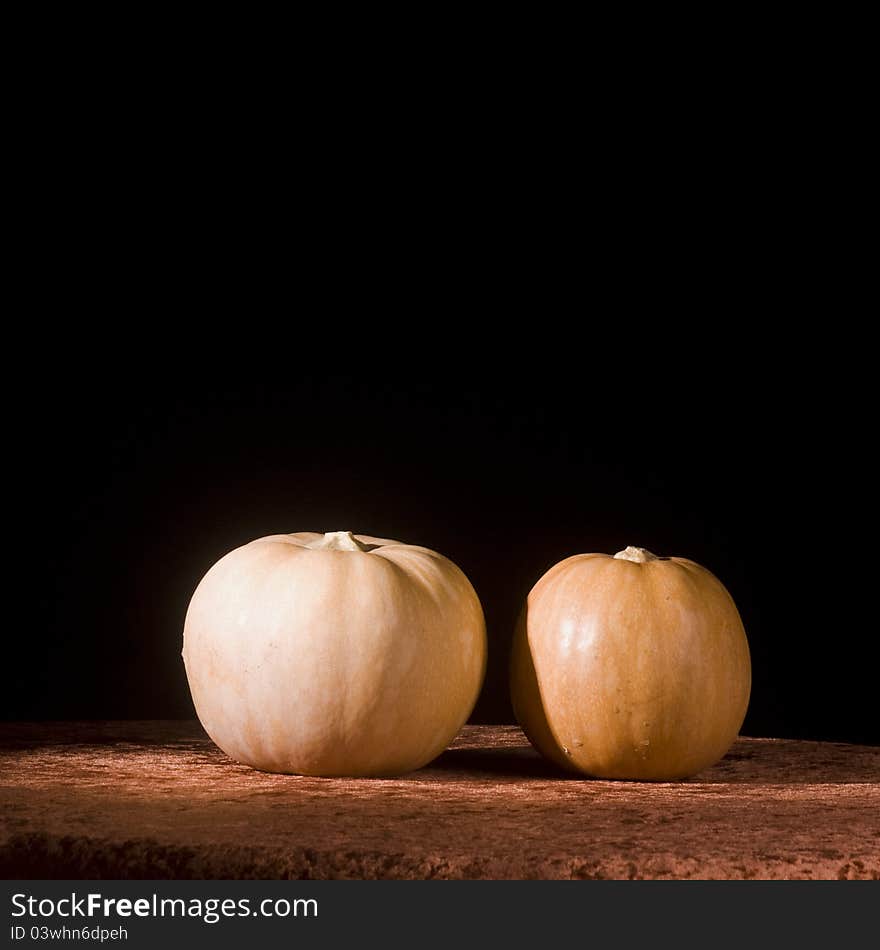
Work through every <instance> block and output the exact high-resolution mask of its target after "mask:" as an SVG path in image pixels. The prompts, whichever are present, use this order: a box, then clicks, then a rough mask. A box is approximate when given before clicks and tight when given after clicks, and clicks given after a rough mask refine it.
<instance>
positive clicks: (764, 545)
mask: <svg viewBox="0 0 880 950" xmlns="http://www.w3.org/2000/svg"><path fill="white" fill-rule="evenodd" d="M141 276H142V275H141ZM215 276H216V275H215ZM144 294H145V295H147V296H148V294H147V291H146V289H145V290H144ZM661 296H662V295H661ZM664 299H665V300H666V305H665V306H664V308H663V309H664V310H665V311H670V312H664V313H662V314H661V312H660V310H659V309H657V310H655V309H653V308H652V307H651V306H648V305H645V306H641V307H639V308H637V310H635V311H633V310H632V309H631V308H628V307H627V306H624V305H622V304H621V305H618V304H617V303H608V304H606V305H603V306H602V307H596V306H593V307H592V308H591V307H584V306H577V307H574V306H572V305H569V304H564V303H562V302H560V301H555V302H554V301H550V300H549V299H537V300H536V299H535V298H530V299H529V300H518V299H516V294H513V295H508V296H507V297H506V298H505V299H504V301H503V302H499V301H495V302H494V304H493V303H492V302H491V301H490V300H487V299H486V298H485V297H483V298H482V302H481V303H480V304H479V305H477V303H476V302H474V301H468V302H465V301H462V300H461V299H459V298H456V297H453V298H451V299H447V300H445V301H444V304H443V306H435V307H427V306H424V305H421V304H419V305H416V304H415V303H413V301H412V299H406V300H404V301H402V302H401V301H400V300H398V301H397V302H396V306H395V307H394V308H393V309H390V308H386V306H385V303H384V302H383V301H384V298H382V297H381V296H380V295H377V294H376V293H375V292H373V293H367V292H365V296H364V298H363V301H361V302H355V303H350V304H349V305H347V306H346V307H345V308H336V307H334V306H321V305H318V304H313V305H309V306H304V305H298V306H287V307H284V308H280V309H279V308H278V307H270V306H268V305H264V304H263V302H262V301H261V300H259V298H258V297H257V298H254V299H249V298H247V297H246V296H245V297H236V298H235V299H229V300H224V299H223V294H222V293H218V294H214V295H213V296H211V298H210V300H209V301H208V304H209V305H207V304H205V302H202V305H200V306H196V303H195V302H194V298H193V296H192V292H191V295H190V296H189V297H187V302H188V303H192V304H193V307H194V313H196V314H197V317H196V316H193V317H192V318H183V317H181V318H179V320H172V321H171V322H169V321H167V320H163V321H160V319H159V315H160V314H161V312H162V311H163V309H164V308H165V304H166V303H167V301H166V299H165V298H163V297H158V298H152V299H151V300H150V301H149V306H145V307H143V308H140V309H138V311H137V316H136V317H135V316H134V315H133V313H132V310H133V308H132V307H131V306H130V305H129V304H127V303H120V306H119V310H118V317H117V318H116V319H115V321H114V322H112V323H111V324H110V326H109V328H108V327H107V326H101V325H97V324H96V326H95V327H94V329H88V328H86V327H83V326H77V327H76V328H75V329H70V330H68V331H67V332H66V334H65V335H64V337H63V338H61V337H59V336H57V335H55V336H53V338H52V342H51V345H50V346H47V347H46V348H45V349H44V350H43V351H41V354H40V356H39V359H38V360H37V361H36V364H35V365H36V366H37V368H38V373H37V374H36V375H35V377H34V380H35V381H34V383H33V384H32V386H31V391H30V394H29V396H28V398H27V399H26V400H24V401H23V403H22V406H21V418H22V421H23V422H24V427H23V428H24V435H23V443H22V444H23V450H22V454H21V457H22V459H23V460H24V461H23V464H22V470H23V472H24V474H25V476H26V481H27V483H28V484H27V485H26V486H25V489H24V494H23V495H22V498H24V499H25V501H24V503H23V505H22V506H21V508H22V511H23V513H24V514H25V515H26V518H27V521H28V529H27V533H28V536H29V538H30V540H32V541H35V542H36V548H37V550H36V552H35V554H34V557H33V559H32V560H31V561H30V562H29V563H30V564H31V566H32V567H33V568H34V573H33V574H32V575H31V576H32V578H35V579H36V592H35V594H34V596H33V602H32V603H33V610H31V611H29V619H28V620H27V622H26V625H25V628H24V629H22V630H20V631H10V632H9V634H8V636H7V642H8V653H7V656H8V659H9V661H10V666H9V669H10V670H15V671H16V672H15V674H14V675H11V676H8V677H7V682H6V684H5V690H4V693H3V714H4V716H5V718H16V719H25V718H41V719H51V718H114V717H119V718H163V717H170V718H177V717H190V716H192V715H193V714H194V713H193V708H192V705H191V702H190V699H189V694H188V690H187V685H186V679H185V675H184V671H183V666H182V662H181V660H180V656H179V653H180V646H181V631H182V624H183V618H184V614H185V611H186V607H187V603H188V600H189V597H190V595H191V594H192V591H193V589H194V587H195V585H196V584H197V583H198V581H199V579H200V578H201V576H202V575H203V574H204V572H205V571H206V570H207V569H208V568H209V567H210V566H211V564H212V563H213V562H214V561H215V560H217V558H219V557H220V556H221V555H222V554H224V553H225V552H226V551H228V550H230V549H231V548H233V547H235V546H237V545H239V544H242V543H244V542H246V541H249V540H251V539H253V538H255V537H259V536H261V535H264V534H269V533H278V532H284V531H297V530H315V531H324V530H341V529H347V530H352V531H354V532H356V533H365V534H375V535H380V536H386V537H394V538H399V539H401V540H405V541H409V542H413V543H419V544H424V545H427V546H429V547H432V548H435V549H436V550H439V551H441V552H442V553H444V554H446V555H447V556H448V557H450V558H452V559H453V560H454V561H455V562H456V563H458V564H459V566H460V567H461V568H462V569H463V570H464V571H465V573H466V574H467V575H468V576H469V577H470V579H471V581H472V583H473V584H474V586H475V588H476V590H477V591H478V593H479V595H480V597H481V600H482V603H483V606H484V610H485V613H486V617H487V622H488V628H489V637H490V663H489V670H488V675H487V680H486V685H485V689H484V691H483V694H482V696H481V698H480V700H479V703H478V705H477V707H476V710H475V712H474V717H473V719H474V721H478V722H495V721H510V720H511V716H512V714H511V709H510V705H509V701H508V697H507V685H506V668H507V650H508V647H509V642H510V637H511V632H512V626H513V623H514V619H515V616H516V614H517V611H518V609H519V605H520V602H521V599H522V598H523V597H524V596H525V594H526V593H527V592H528V590H529V588H530V587H531V585H532V584H533V583H534V582H535V581H536V580H537V579H538V577H540V575H541V574H542V573H543V572H544V571H545V570H546V569H547V568H548V567H550V566H551V565H552V564H553V563H555V562H556V561H558V560H559V559H561V558H563V557H565V556H568V555H570V554H573V553H577V552H583V551H605V552H608V553H613V552H614V551H616V550H619V549H621V548H623V547H625V546H626V545H627V544H634V545H639V546H643V547H647V548H649V549H651V550H653V551H654V552H656V553H659V554H677V555H683V556H687V557H690V558H692V559H694V560H697V561H699V562H701V563H702V564H704V565H705V566H707V567H709V568H710V569H711V570H712V571H714V572H715V573H716V574H717V575H718V576H719V577H720V578H721V579H722V581H723V582H724V583H725V584H726V585H727V587H728V589H729V590H730V591H731V593H732V595H733V597H734V599H735V600H736V602H737V604H738V606H739V608H740V612H741V614H742V616H743V620H744V623H745V626H746V630H747V633H748V635H749V641H750V647H751V651H752V661H753V676H754V683H753V692H752V701H751V706H750V709H749V713H748V717H747V720H746V723H745V726H744V730H743V731H744V732H745V733H746V734H751V735H759V736H791V737H807V738H816V739H839V740H844V741H861V742H875V741H877V739H878V730H877V713H876V709H875V699H874V696H873V692H874V681H875V667H874V666H873V664H872V662H871V657H872V650H873V645H874V639H875V637H876V631H875V629H873V628H875V626H876V625H875V624H872V627H873V628H872V629H870V630H869V629H867V628H866V623H865V621H864V620H863V619H860V617H859V614H858V611H857V610H855V609H854V607H853V603H854V600H855V599H857V598H858V597H859V596H860V593H861V592H862V591H863V590H864V580H861V579H859V578H860V577H863V576H864V575H861V574H860V573H859V572H860V569H861V567H863V566H864V565H863V564H857V563H856V562H863V561H864V560H865V559H866V557H868V556H869V553H868V551H867V550H866V547H870V545H867V546H866V545H865V544H864V543H863V542H865V541H866V539H864V538H863V537H861V535H860V524H861V519H862V518H863V517H864V516H866V513H867V509H866V502H865V500H864V499H865V485H866V484H867V479H866V476H865V473H864V470H863V469H862V468H861V465H860V462H859V458H858V455H859V453H860V452H861V449H860V448H859V447H858V446H854V444H853V442H852V440H851V437H850V436H849V435H847V434H846V428H845V427H844V426H841V424H840V417H839V416H837V415H835V413H833V412H829V411H828V401H829V395H830V394H831V393H832V392H833V388H834V385H835V384H834V382H833V381H832V380H830V379H827V378H825V377H824V376H823V373H822V372H821V371H818V370H817V369H816V367H815V365H814V364H812V363H809V362H805V361H804V358H803V352H802V350H801V349H800V347H799V346H797V345H794V344H793V343H792V342H791V341H790V340H789V339H788V338H786V337H783V342H782V343H781V344H780V345H778V346H771V344H770V343H769V342H768V340H767V339H765V338H764V336H763V334H762V333H761V331H760V328H759V327H758V328H756V327H755V326H752V327H750V328H746V327H745V325H744V324H743V323H741V322H740V321H739V320H738V319H736V318H735V312H734V311H735V308H733V309H731V312H729V313H719V310H720V308H718V307H716V308H715V309H714V310H713V311H711V315H710V313H709V312H708V311H707V313H706V315H702V316H700V318H699V319H696V320H689V321H685V320H684V319H683V316H682V315H681V313H678V312H676V311H675V308H674V307H671V305H670V304H669V301H670V299H671V298H670V296H669V295H668V294H667V295H666V297H665V298H664ZM465 303H467V306H466V305H465ZM103 304H104V310H103V312H104V313H107V312H109V311H108V309H107V307H106V304H107V301H106V300H105V301H104V302H103ZM174 309H175V312H176V310H177V309H180V302H179V301H177V302H176V303H175V307H174ZM689 309H690V312H691V313H693V312H694V310H695V308H694V307H693V306H691V307H690V308H689ZM696 309H697V310H699V309H700V308H696ZM462 313H465V314H473V315H472V316H465V318H464V319H462V318H461V316H460V314H462ZM514 313H516V315H517V319H518V321H519V322H520V325H521V326H523V327H525V328H527V329H524V330H519V331H517V330H516V329H514V325H513V323H511V324H510V325H508V324H507V320H508V319H511V320H512V314H514ZM453 315H456V317H457V318H456V319H453ZM355 327H356V328H358V329H357V330H354V329H353V328H355ZM600 331H601V332H600Z"/></svg>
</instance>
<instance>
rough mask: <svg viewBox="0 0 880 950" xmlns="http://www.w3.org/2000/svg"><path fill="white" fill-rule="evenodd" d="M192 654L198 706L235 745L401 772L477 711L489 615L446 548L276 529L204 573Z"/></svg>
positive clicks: (266, 756) (192, 618)
mask: <svg viewBox="0 0 880 950" xmlns="http://www.w3.org/2000/svg"><path fill="white" fill-rule="evenodd" d="M183 659H184V664H185V667H186V675H187V679H188V681H189V686H190V690H191V693H192V698H193V702H194V704H195V707H196V712H197V713H198V717H199V719H200V720H201V723H202V725H203V726H204V727H205V730H206V731H207V733H208V735H209V736H210V737H211V738H212V739H213V740H214V742H215V743H216V744H217V745H218V746H219V747H220V748H221V749H222V750H223V751H224V752H225V753H226V754H227V755H229V756H230V757H231V758H233V759H235V760H237V761H239V762H243V763H246V764H247V765H250V766H253V767H254V768H256V769H261V770H264V771H268V772H289V773H300V774H305V775H325V776H329V775H340V776H342V775H345V776H369V775H395V774H400V773H403V772H408V771H410V770H412V769H417V768H419V767H420V766H422V765H425V764H426V763H427V762H429V761H430V760H431V759H433V758H435V757H436V756H437V755H438V754H439V753H440V752H442V751H443V750H444V749H445V748H446V746H447V745H448V744H449V742H450V741H451V740H452V738H453V737H454V736H455V734H456V733H457V732H458V731H459V729H460V728H461V727H462V725H463V724H464V723H465V721H466V720H467V718H468V716H469V715H470V713H471V710H472V709H473V706H474V703H475V702H476V699H477V695H478V693H479V690H480V687H481V685H482V681H483V676H484V673H485V667H486V626H485V621H484V619H483V611H482V608H481V606H480V602H479V600H478V598H477V595H476V593H475V592H474V589H473V587H471V585H470V583H469V581H468V579H467V578H466V577H465V575H464V574H463V573H462V572H461V570H459V568H458V567H456V566H455V565H454V564H453V563H452V562H451V561H449V560H447V559H446V558H445V557H443V556H441V555H440V554H437V553H436V552H435V551H430V550H428V549H427V548H423V547H416V546H414V545H409V544H403V543H401V542H399V541H390V540H386V539H381V538H372V537H366V536H363V535H353V534H352V533H351V532H349V531H333V532H330V533H328V534H323V535H322V534H318V533H314V532H303V533H298V534H282V535H272V536H270V537H265V538H259V539H258V540H256V541H252V542H251V543H250V544H245V545H244V546H243V547H239V548H236V549H235V550H234V551H232V552H230V553H229V554H227V555H226V556H225V557H223V558H221V559H220V560H219V561H218V562H217V563H216V564H215V565H214V566H213V567H212V568H211V569H210V570H209V571H208V573H207V574H206V575H205V577H204V578H203V579H202V581H201V583H200V584H199V585H198V587H197V589H196V591H195V593H194V594H193V597H192V600H191V602H190V605H189V609H188V611H187V614H186V621H185V625H184V645H183Z"/></svg>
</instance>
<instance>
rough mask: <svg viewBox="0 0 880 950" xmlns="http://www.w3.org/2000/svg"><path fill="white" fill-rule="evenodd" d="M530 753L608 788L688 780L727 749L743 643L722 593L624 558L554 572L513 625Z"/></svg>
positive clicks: (743, 667) (738, 719)
mask: <svg viewBox="0 0 880 950" xmlns="http://www.w3.org/2000/svg"><path fill="white" fill-rule="evenodd" d="M510 684H511V698H512V700H513V707H514V711H515V713H516V717H517V719H518V720H519V723H520V725H521V726H522V728H523V731H524V732H525V733H526V735H527V736H528V738H529V740H530V741H531V743H532V744H533V745H534V746H535V747H536V748H537V749H538V750H539V751H540V752H541V753H543V754H544V755H545V756H546V757H547V758H548V759H550V760H551V761H553V762H555V763H557V764H558V765H560V766H562V767H563V768H566V769H568V770H571V771H576V772H580V773H584V774H587V775H592V776H595V777H598V778H608V779H642V780H658V781H659V780H672V779H681V778H685V777H687V776H690V775H694V774H696V773H697V772H699V771H701V770H702V769H704V768H707V767H708V766H710V765H712V764H713V763H714V762H716V761H718V759H720V758H721V757H722V756H723V755H724V754H725V752H726V751H727V750H728V749H729V748H730V745H731V744H732V742H733V740H734V739H735V738H736V735H737V733H738V732H739V729H740V726H741V725H742V722H743V718H744V717H745V713H746V708H747V706H748V701H749V691H750V688H751V662H750V658H749V647H748V641H747V640H746V634H745V630H744V629H743V625H742V621H741V620H740V616H739V613H738V611H737V609H736V606H735V604H734V602H733V599H732V598H731V596H730V594H729V593H728V592H727V590H726V589H725V588H724V586H723V585H722V583H721V582H720V581H719V580H718V579H717V578H716V577H715V576H714V575H713V574H711V573H710V572H709V571H708V570H706V568H704V567H700V565H699V564H695V563H694V562H693V561H689V560H686V559H684V558H678V557H669V558H664V557H657V556H655V555H653V554H651V552H650V551H646V550H645V549H644V548H634V547H628V548H626V550H625V551H620V552H619V553H617V554H615V555H614V556H613V557H611V556H609V555H607V554H578V555H575V556H574V557H569V558H566V559H565V560H564V561H560V562H559V563H558V564H556V565H555V566H554V567H552V568H551V569H550V570H549V571H548V572H547V573H546V574H545V575H544V576H543V577H542V578H541V579H540V580H539V581H538V583H537V584H536V585H535V586H534V588H533V589H532V591H531V593H530V594H529V596H528V599H527V601H526V604H525V606H524V608H523V610H522V613H521V615H520V619H519V622H518V625H517V629H516V633H515V636H514V644H513V652H512V657H511V668H510Z"/></svg>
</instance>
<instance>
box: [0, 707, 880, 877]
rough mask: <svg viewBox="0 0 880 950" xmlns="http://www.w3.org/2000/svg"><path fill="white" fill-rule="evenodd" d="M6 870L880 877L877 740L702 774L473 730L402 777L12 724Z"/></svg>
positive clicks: (125, 733) (164, 737)
mask: <svg viewBox="0 0 880 950" xmlns="http://www.w3.org/2000/svg"><path fill="white" fill-rule="evenodd" d="M0 876H2V877H3V878H13V877H23V878H77V877H82V878H169V877H172V878H245V877H256V878H874V879H878V878H880V748H877V747H866V746H853V745H842V744H836V743H821V742H795V741H789V740H783V739H740V740H738V741H737V743H736V744H735V745H734V747H733V749H731V751H730V752H729V754H728V755H727V756H726V758H725V759H724V760H723V761H721V762H720V763H719V764H718V765H716V766H715V767H714V768H712V769H709V770H707V771H705V772H703V773H701V774H700V775H698V776H696V777H695V778H693V779H691V780H689V781H687V782H670V783H658V784H644V783H633V782H606V781H595V780H590V779H582V778H577V777H572V776H568V775H565V774H563V773H561V772H559V771H557V770H556V769H555V768H554V767H553V766H552V765H550V764H548V763H546V762H545V761H544V760H543V759H541V758H540V757H539V756H538V754H537V753H536V752H534V751H533V750H532V748H531V747H530V746H529V745H528V743H527V741H526V739H525V738H524V736H523V734H522V733H521V732H520V731H519V729H517V728H516V727H513V726H469V727H466V728H465V729H464V730H463V732H462V734H461V735H460V736H459V737H458V739H457V740H456V741H455V742H454V743H453V745H452V747H451V748H450V749H449V750H448V751H447V752H445V753H444V754H443V755H442V756H440V758H439V759H437V760H436V761H435V762H433V763H432V764H431V765H430V766H428V767H427V768H424V769H421V770H420V771H418V772H413V773H411V774H409V775H406V776H403V777H402V778H398V779H317V778H307V777H302V776H289V775H269V774H266V773H262V772H256V771H253V770H252V769H249V768H246V767H245V766H242V765H238V764H236V763H235V762H232V761H231V760H230V759H228V758H227V757H226V756H225V755H224V754H223V753H222V752H220V751H219V750H218V749H217V748H216V747H215V746H214V745H213V744H212V743H211V741H210V740H209V739H208V738H207V736H206V735H205V734H204V732H203V731H202V729H201V727H200V726H199V724H198V723H196V722H172V721H155V722H82V723H6V724H0Z"/></svg>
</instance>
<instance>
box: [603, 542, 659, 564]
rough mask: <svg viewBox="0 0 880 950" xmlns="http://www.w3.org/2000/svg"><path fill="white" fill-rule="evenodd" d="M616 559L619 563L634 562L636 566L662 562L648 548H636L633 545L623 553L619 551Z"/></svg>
mask: <svg viewBox="0 0 880 950" xmlns="http://www.w3.org/2000/svg"><path fill="white" fill-rule="evenodd" d="M614 557H615V559H616V560H618V561H634V562H635V563H636V564H644V563H645V561H659V560H661V558H659V557H657V555H656V554H651V552H650V551H649V550H648V549H647V548H634V547H633V546H632V545H629V546H628V547H627V548H626V549H625V550H623V551H618V552H617V554H615V555H614Z"/></svg>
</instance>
